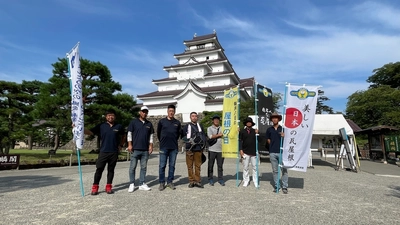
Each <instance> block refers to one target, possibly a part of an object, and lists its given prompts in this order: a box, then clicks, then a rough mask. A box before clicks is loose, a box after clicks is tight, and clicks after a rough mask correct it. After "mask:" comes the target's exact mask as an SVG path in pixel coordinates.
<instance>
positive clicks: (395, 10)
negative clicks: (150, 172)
mask: <svg viewBox="0 0 400 225" xmlns="http://www.w3.org/2000/svg"><path fill="white" fill-rule="evenodd" d="M153 2H157V3H153ZM399 15H400V1H395V0H393V1H387V0H379V1H357V0H353V1H346V0H336V1H334V0H330V1H328V0H326V1H322V0H321V1H320V0H314V1H311V0H308V1H302V0H268V1H267V0H265V1H255V0H250V1H242V0H240V1H239V0H237V1H236V0H235V1H233V0H219V1H216V0H213V1H210V0H203V1H189V0H186V1H182V0H171V1H169V0H168V1H161V0H160V1H129V0H118V1H110V0H107V1H106V0H36V1H32V0H14V1H7V0H0V27H1V29H0V80H6V81H15V82H21V81H22V80H35V79H36V80H41V81H47V80H48V79H49V78H50V77H51V71H52V67H51V64H52V63H54V62H56V61H57V57H65V53H66V52H68V51H69V50H70V49H71V48H72V47H73V46H74V45H75V44H76V43H77V42H78V41H80V42H81V47H80V52H81V56H82V57H84V58H86V59H90V60H93V61H100V62H102V63H103V64H105V65H107V66H108V67H109V69H110V70H111V73H112V75H113V78H114V80H116V81H118V82H120V83H121V84H122V87H123V91H124V92H127V93H129V94H132V95H134V96H136V95H138V94H144V93H148V92H151V91H155V90H156V86H155V85H153V84H152V83H151V80H152V79H160V78H165V77H167V76H168V73H167V72H165V71H163V66H167V65H172V64H176V63H177V61H176V59H174V58H173V54H175V53H181V52H183V51H184V45H183V40H188V39H191V38H192V37H193V34H194V33H197V35H203V34H210V33H212V32H213V30H214V29H215V30H216V32H217V35H218V38H219V41H220V42H221V44H222V46H223V48H224V49H225V53H226V55H227V57H228V59H229V60H230V62H231V63H232V65H233V67H234V69H235V71H236V73H237V74H238V75H239V77H241V78H248V77H253V76H254V77H255V78H256V80H257V82H258V83H260V84H263V85H266V86H268V87H270V88H272V90H273V91H274V92H281V93H283V90H284V83H285V82H290V83H293V84H306V85H321V86H322V90H324V91H325V95H326V96H327V97H329V98H330V99H331V101H329V102H327V104H328V105H330V106H332V107H333V108H334V110H336V111H344V110H345V108H346V103H347V97H348V96H349V95H351V94H352V93H354V92H355V91H357V90H363V89H366V88H367V87H368V83H367V82H366V79H367V77H368V76H370V75H371V74H372V70H373V69H375V68H379V67H381V66H383V65H384V64H386V63H389V62H397V61H400V16H399Z"/></svg>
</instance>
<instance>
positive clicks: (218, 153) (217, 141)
mask: <svg viewBox="0 0 400 225" xmlns="http://www.w3.org/2000/svg"><path fill="white" fill-rule="evenodd" d="M212 122H213V124H212V125H211V126H210V127H208V128H207V135H208V138H210V139H211V140H214V141H211V143H213V144H212V145H210V146H209V147H208V183H209V184H210V185H211V186H214V179H213V170H214V163H215V160H217V167H218V183H219V184H220V185H222V186H225V182H224V179H223V169H222V165H223V164H224V158H223V157H222V141H221V140H222V139H221V137H222V136H223V135H222V132H221V127H220V126H219V123H220V117H219V116H218V115H214V116H213V117H212ZM209 144H210V142H209Z"/></svg>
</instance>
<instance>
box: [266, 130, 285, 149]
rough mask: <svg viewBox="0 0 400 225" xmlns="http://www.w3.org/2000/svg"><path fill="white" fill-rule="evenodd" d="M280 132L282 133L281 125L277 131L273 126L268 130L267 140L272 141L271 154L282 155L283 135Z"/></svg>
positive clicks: (270, 145)
mask: <svg viewBox="0 0 400 225" xmlns="http://www.w3.org/2000/svg"><path fill="white" fill-rule="evenodd" d="M279 132H282V126H281V125H279V126H278V128H277V129H276V130H275V128H274V126H271V127H269V128H268V129H267V140H268V139H270V140H271V142H270V144H269V153H280V147H281V138H282V137H281V135H280V134H279Z"/></svg>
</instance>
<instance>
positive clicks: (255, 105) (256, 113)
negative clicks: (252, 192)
mask: <svg viewBox="0 0 400 225" xmlns="http://www.w3.org/2000/svg"><path fill="white" fill-rule="evenodd" d="M257 86H258V85H257V82H255V81H254V85H253V89H254V115H255V120H256V127H257V129H258V133H257V134H256V178H257V184H256V187H257V189H259V188H260V181H259V176H258V174H259V172H258V162H259V154H258V137H259V133H260V129H259V127H258V110H257V108H258V104H257V103H258V97H257V93H258V92H257Z"/></svg>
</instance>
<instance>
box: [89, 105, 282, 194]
mask: <svg viewBox="0 0 400 225" xmlns="http://www.w3.org/2000/svg"><path fill="white" fill-rule="evenodd" d="M175 110H176V108H175V105H169V106H168V108H167V116H166V117H165V118H162V119H161V120H160V121H159V122H158V125H157V129H156V132H155V130H154V127H153V125H152V123H151V122H150V121H149V120H147V115H148V112H149V109H148V107H147V106H142V107H141V109H140V111H139V117H138V118H136V119H133V120H132V121H131V122H130V124H129V126H128V130H127V136H126V137H125V130H124V128H123V126H122V125H120V124H118V123H116V115H115V112H114V111H113V110H110V111H107V112H106V114H105V118H106V122H104V123H101V124H99V125H97V126H95V127H94V128H92V129H90V130H89V129H85V134H88V135H98V136H99V137H100V140H101V142H100V143H101V147H100V153H99V157H98V160H97V162H96V172H95V175H94V182H93V186H92V191H91V194H92V195H97V194H98V193H99V183H100V179H101V176H102V173H103V171H104V169H105V167H106V164H107V170H108V173H107V184H106V188H105V191H106V193H108V194H112V193H114V191H113V189H112V181H113V178H114V169H115V166H116V164H117V160H118V153H119V151H121V148H122V147H123V146H124V144H125V141H126V140H127V142H128V148H127V150H128V151H129V152H130V153H131V154H130V167H129V180H130V185H129V188H128V192H133V191H134V190H135V188H136V186H135V177H136V176H135V175H136V167H137V165H138V162H139V161H140V175H139V185H138V189H139V190H144V191H149V190H151V188H150V187H149V186H148V185H147V184H146V182H145V178H146V172H147V162H148V160H149V157H150V155H151V154H152V153H153V140H154V137H153V135H154V133H156V135H157V138H158V140H159V145H160V146H159V188H158V189H159V190H160V191H163V190H164V189H165V188H167V187H168V188H170V189H172V190H175V189H176V188H175V186H174V184H173V180H174V174H175V163H176V158H177V154H178V142H179V139H180V138H182V140H183V141H184V142H185V149H186V165H187V171H188V178H189V185H188V187H189V188H193V187H198V188H203V184H202V183H201V177H200V171H201V165H202V164H203V162H204V161H205V159H204V158H205V156H204V154H203V151H204V149H205V147H206V142H207V138H206V137H205V132H204V131H205V130H204V128H203V126H202V125H200V124H199V123H198V115H197V113H196V112H192V113H190V121H191V122H190V123H188V124H186V125H185V126H184V127H183V128H182V127H181V123H180V121H179V120H177V119H176V118H175V117H174V116H175ZM281 119H282V117H281V116H280V115H275V114H273V115H272V116H271V121H272V122H273V123H274V125H273V126H272V127H270V128H269V129H268V130H267V140H268V143H269V145H270V152H271V165H272V169H273V174H274V182H275V190H276V191H278V190H277V189H276V188H278V186H277V172H278V160H279V149H280V141H281V137H283V136H284V133H283V132H282V127H281V126H280V125H279V124H278V122H279V121H280V120H281ZM244 125H245V128H244V129H242V130H241V131H240V132H239V140H240V142H239V143H240V155H241V157H242V159H243V186H248V185H249V182H250V179H249V164H250V163H251V164H252V167H253V182H254V185H255V187H258V176H256V168H255V165H256V160H257V159H256V150H255V147H256V146H255V138H256V135H257V134H258V130H255V129H253V128H252V127H253V126H254V122H253V121H252V119H251V118H247V119H246V121H244ZM207 135H208V139H215V140H216V141H215V140H214V142H213V144H212V145H211V146H209V149H208V171H207V172H208V173H207V174H208V183H209V185H211V186H213V185H214V178H213V168H214V163H215V161H216V162H217V168H218V180H217V182H218V183H219V184H220V185H221V186H225V181H224V179H223V163H224V158H223V157H222V137H223V134H222V130H221V128H220V117H219V116H217V115H215V116H213V117H212V125H211V126H210V127H208V129H207ZM276 153H277V155H276ZM167 163H168V165H169V167H168V175H167V177H166V175H165V170H166V167H167ZM282 172H283V176H282V183H283V186H282V191H283V193H285V194H287V170H286V169H283V170H282Z"/></svg>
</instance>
